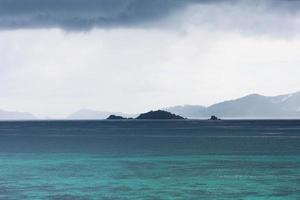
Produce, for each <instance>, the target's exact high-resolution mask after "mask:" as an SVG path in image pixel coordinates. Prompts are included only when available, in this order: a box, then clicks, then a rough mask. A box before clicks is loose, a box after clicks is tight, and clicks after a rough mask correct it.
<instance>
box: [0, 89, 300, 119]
mask: <svg viewBox="0 0 300 200" xmlns="http://www.w3.org/2000/svg"><path fill="white" fill-rule="evenodd" d="M161 110H166V111H169V112H172V113H174V114H177V115H180V116H182V117H186V118H209V117H210V116H211V115H216V116H218V117H220V118H300V92H296V93H292V94H287V95H279V96H263V95H259V94H251V95H247V96H245V97H242V98H238V99H234V100H229V101H224V102H221V103H217V104H214V105H211V106H208V107H205V106H201V105H183V106H173V107H168V108H162V109H161ZM109 115H121V116H124V117H133V118H134V117H136V116H137V115H138V114H126V113H121V112H106V111H96V110H89V109H82V110H79V111H77V112H74V113H72V114H71V115H69V116H67V117H66V119H106V118H107V117H108V116H109ZM34 119H37V118H36V117H35V116H34V115H32V114H30V113H27V112H11V111H4V110H0V120H34Z"/></svg>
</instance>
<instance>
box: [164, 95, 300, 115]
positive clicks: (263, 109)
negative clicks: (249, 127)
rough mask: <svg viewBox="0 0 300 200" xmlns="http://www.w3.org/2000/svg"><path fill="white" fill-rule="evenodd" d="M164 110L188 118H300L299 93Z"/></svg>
mask: <svg viewBox="0 0 300 200" xmlns="http://www.w3.org/2000/svg"><path fill="white" fill-rule="evenodd" d="M164 110H167V111H171V112H174V113H175V114H179V115H181V116H183V117H188V118H207V117H209V116H211V115H216V116H218V117H221V118H224V117H225V118H300V92H297V93H293V94H287V95H280V96H271V97H269V96H263V95H259V94H251V95H248V96H245V97H242V98H238V99H235V100H230V101H224V102H221V103H217V104H214V105H212V106H209V107H203V106H175V107H170V108H166V109H164Z"/></svg>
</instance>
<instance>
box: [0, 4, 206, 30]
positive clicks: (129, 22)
mask: <svg viewBox="0 0 300 200" xmlns="http://www.w3.org/2000/svg"><path fill="white" fill-rule="evenodd" d="M193 1H194V0H0V27H1V28H3V29H14V28H44V27H60V28H63V29H89V28H92V27H115V26H134V25H139V24H144V23H147V22H152V21H156V20H159V19H161V18H163V17H165V16H167V15H169V14H170V13H171V12H173V11H176V10H178V9H182V8H184V7H185V6H186V5H188V4H190V3H192V2H193ZM202 2H205V1H202Z"/></svg>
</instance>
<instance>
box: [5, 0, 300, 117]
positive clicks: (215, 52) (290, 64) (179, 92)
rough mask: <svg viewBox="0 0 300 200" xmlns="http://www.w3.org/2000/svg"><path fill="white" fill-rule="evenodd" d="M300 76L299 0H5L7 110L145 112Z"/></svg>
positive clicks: (292, 82)
mask: <svg viewBox="0 0 300 200" xmlns="http://www.w3.org/2000/svg"><path fill="white" fill-rule="evenodd" d="M299 77H300V1H292V0H285V1H280V0H273V1H272V0H270V1H263V0H257V1H256V0H249V1H247V0H245V1H243V0H241V1H237V0H236V1H234V0H232V1H230V0H227V1H225V0H223V1H222V0H213V1H208V0H151V1H150V0H26V1H25V0H0V109H4V110H14V111H28V112H31V113H33V114H35V115H37V116H51V117H56V118H59V117H63V116H65V115H68V114H70V113H72V112H74V111H76V110H78V109H82V108H90V109H94V110H105V111H121V112H126V113H138V112H144V111H147V110H150V109H157V108H161V107H166V106H172V105H178V104H179V105H181V104H196V105H211V104H213V103H216V102H219V101H222V100H226V99H232V98H237V97H240V96H243V95H246V94H249V93H260V94H264V95H277V94H285V93H290V92H296V91H298V90H300V78H299Z"/></svg>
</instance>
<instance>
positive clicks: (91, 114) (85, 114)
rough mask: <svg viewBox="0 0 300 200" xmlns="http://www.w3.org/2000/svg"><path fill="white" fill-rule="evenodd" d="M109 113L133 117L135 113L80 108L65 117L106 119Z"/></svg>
mask: <svg viewBox="0 0 300 200" xmlns="http://www.w3.org/2000/svg"><path fill="white" fill-rule="evenodd" d="M110 115H118V116H125V117H135V115H129V114H124V113H120V112H106V111H96V110H89V109H82V110H79V111H77V112H74V113H72V114H71V115H69V116H68V117H67V119H106V118H107V117H108V116H110Z"/></svg>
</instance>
